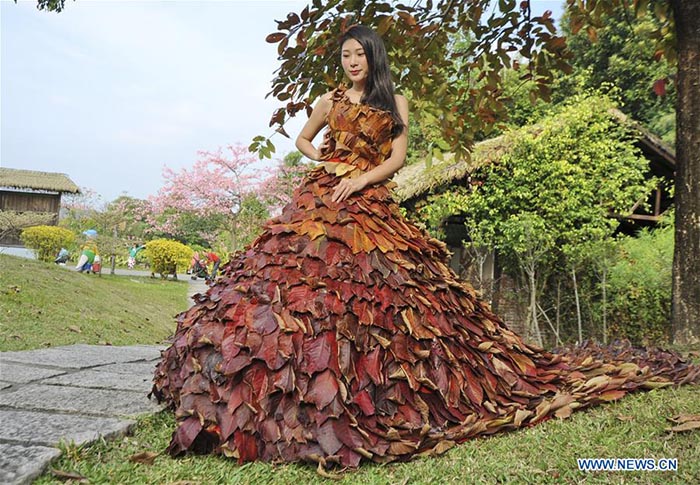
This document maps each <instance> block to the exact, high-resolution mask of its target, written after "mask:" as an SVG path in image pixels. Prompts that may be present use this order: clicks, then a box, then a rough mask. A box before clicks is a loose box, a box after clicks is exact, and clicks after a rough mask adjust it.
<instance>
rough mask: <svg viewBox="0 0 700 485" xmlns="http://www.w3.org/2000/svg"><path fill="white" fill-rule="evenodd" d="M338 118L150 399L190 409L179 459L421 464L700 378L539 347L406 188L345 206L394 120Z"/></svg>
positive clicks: (187, 319)
mask: <svg viewBox="0 0 700 485" xmlns="http://www.w3.org/2000/svg"><path fill="white" fill-rule="evenodd" d="M328 122H329V126H330V129H331V142H330V149H329V150H327V151H326V152H325V154H324V156H323V161H322V162H321V163H319V164H318V165H317V166H316V167H314V169H313V170H310V171H309V172H308V173H307V175H306V177H305V179H304V180H303V182H302V183H301V185H300V186H299V187H298V188H297V189H296V191H295V193H294V196H293V199H292V201H291V202H290V203H289V204H288V205H287V206H286V207H285V208H284V210H283V212H282V214H281V215H280V216H278V217H275V218H272V219H270V220H269V221H267V222H266V223H265V228H264V231H263V233H262V234H261V235H260V236H259V237H258V238H257V239H256V240H255V241H254V242H253V243H251V245H249V246H248V247H247V248H246V249H245V250H243V251H241V252H238V253H236V255H235V256H234V258H233V259H232V261H231V262H230V263H229V264H228V265H227V266H226V267H225V269H224V272H223V276H222V278H220V279H219V281H218V282H217V283H216V284H215V285H214V286H213V287H211V288H210V289H209V290H208V291H207V293H206V295H197V296H196V297H195V300H196V304H195V305H194V306H193V307H192V308H190V309H189V310H188V311H187V312H185V313H183V314H181V315H180V316H179V318H178V327H177V332H176V334H175V337H174V340H173V343H172V345H171V346H170V347H169V348H168V349H167V350H165V351H164V352H163V355H162V360H161V362H160V363H159V365H158V367H157V369H156V374H155V384H154V387H153V394H154V395H155V396H156V398H157V399H158V400H160V401H166V402H167V403H168V404H169V405H170V406H172V408H174V409H175V413H176V417H177V421H178V426H177V430H176V431H175V433H174V435H173V438H172V441H171V444H170V446H169V451H170V453H171V454H173V455H179V454H182V453H184V452H186V451H194V452H202V453H210V452H213V453H223V454H225V455H227V456H231V457H235V458H237V459H238V460H239V461H240V462H246V461H252V460H266V461H285V462H292V461H300V460H302V461H313V462H317V463H319V464H321V465H324V466H325V465H330V464H333V463H335V464H338V465H340V466H348V467H356V466H358V464H359V463H360V462H361V461H362V460H363V459H366V460H373V461H377V462H390V461H394V460H407V459H410V458H411V457H413V456H416V455H420V454H434V453H441V452H443V451H445V450H447V449H449V448H450V447H452V446H453V445H454V444H455V443H458V442H460V441H464V440H466V439H469V438H472V437H475V436H477V435H485V434H492V433H495V432H498V431H504V430H509V429H514V428H518V427H523V426H529V425H532V424H535V423H539V422H542V421H544V420H546V419H548V418H550V417H552V416H557V417H566V416H568V415H569V414H570V413H571V411H572V410H574V409H577V408H582V407H585V406H589V405H591V404H595V403H599V402H602V401H611V400H615V399H618V398H620V397H622V396H623V395H624V394H626V393H627V392H630V391H634V390H638V389H650V388H656V387H662V386H666V385H670V384H672V383H676V384H681V383H686V382H697V381H698V380H699V379H700V368H698V367H697V366H693V365H690V364H689V363H687V362H685V361H683V360H682V359H681V358H680V357H679V356H678V355H677V354H674V353H670V352H665V351H660V350H653V351H652V350H648V349H633V348H632V347H630V346H628V345H626V346H625V345H622V346H618V347H608V348H605V349H600V348H593V347H588V348H577V349H575V350H571V351H569V352H567V353H563V354H552V353H548V352H544V351H542V350H540V349H537V348H534V347H532V346H530V345H528V344H526V343H524V342H523V340H522V339H521V338H520V337H519V336H518V335H516V334H514V333H513V332H511V331H510V330H509V329H508V328H507V327H506V326H505V325H504V324H503V323H502V322H501V320H500V319H499V318H498V317H497V316H496V315H494V314H493V313H492V312H491V310H490V309H489V307H488V305H487V304H485V303H484V302H482V301H480V300H479V298H478V297H477V295H476V294H475V292H474V290H473V289H472V287H471V286H469V285H468V284H467V283H465V282H463V281H460V280H459V279H458V277H457V275H456V274H455V273H454V272H453V271H452V270H450V268H449V267H448V257H449V254H448V252H447V250H446V247H445V245H444V244H443V243H442V242H440V241H438V240H436V239H434V238H431V237H430V236H429V235H428V234H427V233H426V232H424V231H422V230H420V229H419V228H417V227H416V226H414V225H412V224H411V223H410V222H408V221H407V220H406V219H405V218H403V217H402V215H401V214H400V212H399V207H398V205H397V204H396V202H395V201H394V200H393V199H392V197H391V193H390V189H391V188H392V187H393V186H395V185H394V184H393V182H390V181H384V182H383V183H379V184H375V185H372V186H368V187H366V188H365V189H363V190H362V191H360V192H356V193H354V194H352V195H351V196H350V197H349V198H347V199H346V200H345V201H343V202H340V203H334V202H333V201H332V200H331V198H332V195H333V192H334V189H335V187H336V185H337V184H338V182H339V181H340V180H341V179H342V177H356V176H358V175H359V174H361V173H363V172H365V171H367V170H370V169H372V168H373V167H375V166H377V165H378V164H380V163H381V162H382V161H383V160H384V159H385V158H386V157H387V156H388V155H389V153H390V151H391V140H392V138H391V128H392V123H393V122H392V119H391V116H390V115H389V113H387V112H385V111H382V110H379V109H376V108H373V107H370V106H367V105H362V104H354V103H352V102H351V101H350V100H349V99H348V97H347V96H346V95H345V93H344V91H342V90H336V91H335V92H334V93H333V105H332V108H331V111H330V113H329V118H328Z"/></svg>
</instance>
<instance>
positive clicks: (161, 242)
mask: <svg viewBox="0 0 700 485" xmlns="http://www.w3.org/2000/svg"><path fill="white" fill-rule="evenodd" d="M144 252H145V255H146V257H147V258H148V260H149V262H150V265H151V272H153V273H160V275H161V277H162V278H165V277H166V276H167V275H169V274H172V275H177V271H178V270H180V271H184V270H186V269H187V267H188V266H189V264H190V260H191V259H192V253H193V251H192V249H191V248H189V247H187V246H185V245H184V244H182V243H180V242H178V241H173V240H170V239H155V240H153V241H148V242H147V243H146V249H145V251H144Z"/></svg>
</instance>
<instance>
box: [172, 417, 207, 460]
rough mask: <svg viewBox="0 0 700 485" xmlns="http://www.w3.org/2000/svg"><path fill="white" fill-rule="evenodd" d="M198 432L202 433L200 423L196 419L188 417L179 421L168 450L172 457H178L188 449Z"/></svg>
mask: <svg viewBox="0 0 700 485" xmlns="http://www.w3.org/2000/svg"><path fill="white" fill-rule="evenodd" d="M200 431H202V423H200V422H199V419H198V418H197V417H195V416H190V417H189V418H187V419H185V420H184V421H181V422H180V424H179V425H178V427H177V430H176V431H175V436H173V440H172V442H171V443H170V446H169V447H168V450H169V451H170V453H171V454H172V455H173V456H177V455H179V454H180V453H182V452H184V451H185V450H187V449H189V448H190V446H191V445H192V443H193V442H194V440H195V438H197V435H198V434H199V432H200Z"/></svg>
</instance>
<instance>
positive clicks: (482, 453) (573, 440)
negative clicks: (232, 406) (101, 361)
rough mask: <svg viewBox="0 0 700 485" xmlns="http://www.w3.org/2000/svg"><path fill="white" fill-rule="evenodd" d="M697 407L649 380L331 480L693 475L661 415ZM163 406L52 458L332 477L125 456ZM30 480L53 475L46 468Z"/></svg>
mask: <svg viewBox="0 0 700 485" xmlns="http://www.w3.org/2000/svg"><path fill="white" fill-rule="evenodd" d="M682 413H686V414H698V413H700V400H699V399H698V387H697V386H684V387H682V388H679V389H668V388H666V389H658V390H655V391H651V392H647V393H639V394H634V395H629V396H626V397H625V398H623V399H621V400H620V401H618V402H615V403H611V404H607V405H604V406H599V407H596V408H593V409H589V410H587V411H580V412H578V413H574V415H573V416H572V417H571V418H569V419H565V420H551V421H548V422H546V423H543V424H540V425H538V426H535V427H532V428H529V429H524V430H519V431H515V432H510V433H505V434H499V435H495V436H492V437H489V438H479V439H475V440H472V441H469V442H466V443H463V444H461V445H458V446H456V447H454V448H452V449H451V450H449V451H448V452H447V453H446V454H444V455H441V456H439V457H433V458H421V459H418V460H415V461H412V462H408V463H397V464H390V465H376V464H366V465H363V466H361V467H360V468H359V470H357V471H349V472H346V473H344V474H342V478H341V479H340V480H339V481H338V483H342V484H354V483H360V484H363V485H370V484H428V483H440V484H442V483H455V484H466V483H599V484H609V483H613V484H614V483H659V484H661V483H664V484H665V483H678V484H681V483H684V484H685V483H698V479H700V446H698V432H697V431H690V432H685V433H678V434H676V433H671V432H669V431H666V429H667V428H669V427H670V426H672V425H673V423H670V422H669V421H667V418H670V417H673V416H675V415H678V414H682ZM174 425H175V421H174V418H173V416H172V414H171V413H170V412H162V413H159V414H157V415H155V416H149V417H145V418H142V419H140V420H139V422H138V424H137V425H136V426H135V428H134V432H133V435H132V436H129V437H126V438H122V439H119V440H117V441H113V442H108V443H105V442H104V441H102V442H100V443H96V444H93V445H90V446H84V447H80V448H78V447H74V446H71V445H67V446H65V447H64V448H63V452H64V453H63V455H62V456H61V457H60V458H59V459H58V460H57V461H55V462H54V463H52V467H53V468H54V469H55V470H60V471H62V472H68V473H75V474H78V475H81V476H84V477H86V478H87V481H88V482H89V483H93V484H94V483H104V484H107V483H109V484H112V483H114V484H117V483H118V484H167V483H173V484H174V483H179V484H181V485H184V484H185V483H187V484H218V483H222V484H223V483H251V484H258V483H259V484H268V483H272V484H300V485H301V484H307V483H334V481H332V480H328V479H325V478H323V477H321V476H319V475H317V473H316V471H315V467H314V466H313V465H310V464H293V465H271V464H267V463H248V464H245V465H242V466H241V465H238V464H237V463H236V461H235V460H231V459H227V458H223V457H215V456H188V457H185V458H178V459H173V458H171V457H170V456H168V455H167V454H162V455H159V456H157V457H156V458H155V461H154V463H153V464H152V465H147V464H142V463H132V462H130V461H129V457H131V456H132V455H134V454H136V453H141V452H155V453H159V452H162V451H163V450H164V448H165V447H166V446H167V445H168V442H169V440H170V435H171V433H172V431H173V429H174ZM577 458H655V459H660V458H677V459H678V470H677V471H675V472H660V471H653V472H652V471H649V472H629V471H627V472H624V471H620V472H581V471H578V468H577V465H576V459H577ZM35 483H36V484H47V483H61V482H60V481H59V479H58V478H57V477H55V476H54V475H52V474H51V472H47V473H45V474H44V475H43V476H42V477H41V478H39V479H38V480H37V481H36V482H35Z"/></svg>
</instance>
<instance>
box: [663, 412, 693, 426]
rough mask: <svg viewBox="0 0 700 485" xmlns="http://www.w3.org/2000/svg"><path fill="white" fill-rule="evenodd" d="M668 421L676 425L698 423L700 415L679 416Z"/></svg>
mask: <svg viewBox="0 0 700 485" xmlns="http://www.w3.org/2000/svg"><path fill="white" fill-rule="evenodd" d="M668 420H669V421H672V422H674V423H678V424H682V423H686V422H688V421H700V414H679V415H677V416H674V417H672V418H668Z"/></svg>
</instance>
